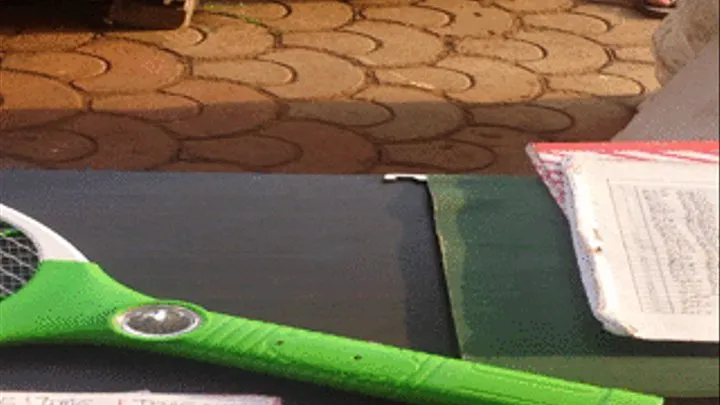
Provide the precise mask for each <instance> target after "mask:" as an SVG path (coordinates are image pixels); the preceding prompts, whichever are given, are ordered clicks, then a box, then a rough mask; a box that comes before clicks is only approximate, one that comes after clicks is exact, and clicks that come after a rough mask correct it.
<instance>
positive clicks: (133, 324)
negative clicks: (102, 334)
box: [117, 304, 202, 338]
mask: <svg viewBox="0 0 720 405" xmlns="http://www.w3.org/2000/svg"><path fill="white" fill-rule="evenodd" d="M201 321H202V319H201V318H200V315H198V314H196V313H195V312H193V311H192V310H190V309H187V308H185V307H182V306H180V305H165V304H159V305H145V306H142V307H137V308H133V309H131V310H129V311H127V312H125V313H124V314H122V315H120V316H119V317H118V320H117V322H118V324H119V325H120V327H121V328H122V329H123V330H124V331H125V332H127V333H129V334H131V335H136V336H143V337H150V338H153V337H154V338H166V337H174V336H180V335H183V334H186V333H188V332H191V331H193V330H194V329H196V328H197V327H198V326H200V323H201Z"/></svg>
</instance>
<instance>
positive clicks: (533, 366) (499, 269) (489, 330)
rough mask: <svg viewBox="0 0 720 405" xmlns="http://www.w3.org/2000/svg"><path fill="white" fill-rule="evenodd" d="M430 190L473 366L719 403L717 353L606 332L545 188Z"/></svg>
mask: <svg viewBox="0 0 720 405" xmlns="http://www.w3.org/2000/svg"><path fill="white" fill-rule="evenodd" d="M429 188H430V192H431V195H432V199H433V206H434V211H435V223H436V229H437V235H438V239H439V241H440V246H441V250H442V254H443V262H444V268H445V274H446V280H447V284H448V290H449V294H450V300H451V306H452V310H453V317H454V320H455V323H456V330H457V334H458V340H459V344H460V349H461V352H462V354H463V357H464V358H465V359H468V360H473V361H482V362H487V363H492V364H497V365H500V366H504V367H512V368H515V369H520V370H527V371H534V372H538V373H543V374H547V375H551V376H555V377H560V378H566V379H570V380H575V381H582V382H587V383H592V384H598V385H602V386H609V387H620V388H626V389H631V390H635V391H639V392H647V393H653V394H657V395H663V396H666V397H717V396H719V394H720V392H719V391H720V388H719V386H720V383H719V381H720V377H719V372H718V370H719V369H720V366H719V363H718V345H712V344H685V343H657V342H644V341H639V340H634V339H629V338H623V337H617V336H614V335H611V334H609V333H607V332H605V331H604V330H603V329H602V328H601V326H600V324H599V322H597V321H596V320H595V318H594V317H593V316H592V313H591V312H590V308H589V306H588V304H587V302H586V298H585V295H584V291H583V288H582V284H581V281H580V276H579V272H578V270H577V267H576V264H575V255H574V251H573V248H572V242H571V238H570V234H569V231H568V227H567V223H566V222H565V218H564V216H563V215H562V213H561V212H560V210H559V209H558V207H557V206H556V204H555V202H554V201H553V200H552V198H551V197H550V196H549V195H548V193H547V191H546V189H545V186H544V185H543V184H542V183H541V182H540V181H539V180H537V179H535V178H525V177H493V176H482V177H481V176H431V177H430V178H429Z"/></svg>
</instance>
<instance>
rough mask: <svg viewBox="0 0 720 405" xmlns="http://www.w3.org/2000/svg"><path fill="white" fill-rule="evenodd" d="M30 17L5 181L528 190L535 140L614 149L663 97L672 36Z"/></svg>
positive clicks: (609, 23) (275, 16) (429, 24)
mask: <svg viewBox="0 0 720 405" xmlns="http://www.w3.org/2000/svg"><path fill="white" fill-rule="evenodd" d="M23 7H24V8H21V6H17V7H16V8H14V9H13V10H11V12H5V16H10V15H12V18H11V21H0V109H2V110H1V111H0V114H1V115H0V167H42V168H95V169H120V170H168V171H256V172H285V173H384V172H393V171H394V172H397V171H399V172H425V173H440V172H443V173H459V172H472V173H486V174H527V173H530V172H531V168H530V166H529V164H528V161H527V159H526V158H525V155H524V147H525V145H526V144H527V143H528V142H533V141H581V140H606V139H608V138H610V137H611V136H613V135H614V134H615V133H616V132H617V131H618V130H619V129H621V128H622V127H623V126H624V125H625V124H626V123H627V122H628V120H629V119H630V118H631V117H632V114H633V113H634V107H635V106H636V105H637V104H638V103H639V102H640V101H641V100H642V99H643V97H644V96H645V95H646V94H648V93H649V92H651V91H653V90H654V89H655V88H656V87H657V82H656V81H655V78H654V74H653V65H652V55H651V53H650V50H649V44H650V36H651V34H652V32H653V30H654V29H655V28H656V26H657V24H658V23H657V21H653V20H648V19H646V18H643V17H642V16H640V15H639V14H637V13H636V12H634V11H633V10H632V9H630V8H626V7H620V6H617V5H604V4H598V3H588V2H584V1H581V0H575V1H573V0H495V1H493V0H477V1H472V0H354V1H348V2H341V1H332V0H317V1H313V2H308V1H270V0H268V1H262V2H244V3H239V2H233V1H230V0H226V1H223V2H219V1H215V2H211V3H206V4H204V5H203V6H202V10H201V11H200V12H199V13H198V14H197V16H196V18H195V19H194V22H193V25H192V27H190V28H188V29H184V30H179V31H175V32H154V31H153V32H130V31H102V30H96V29H95V30H94V29H88V28H85V27H86V25H87V24H85V23H84V22H83V21H84V20H82V18H85V17H84V16H83V17H78V16H69V15H64V16H63V15H62V13H57V14H58V15H53V16H52V18H49V17H48V18H45V17H43V18H40V17H38V16H37V12H34V13H32V12H29V11H28V10H27V6H23ZM13 13H15V14H13ZM31 14H32V17H30V16H29V15H31ZM38 19H39V20H40V21H39V22H38V21H36V20H38ZM78 20H80V21H79V22H78ZM73 23H75V24H76V25H75V26H73V25H72V24H73ZM68 26H70V27H71V28H68Z"/></svg>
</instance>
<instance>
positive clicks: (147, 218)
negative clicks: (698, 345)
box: [0, 171, 457, 405]
mask: <svg viewBox="0 0 720 405" xmlns="http://www.w3.org/2000/svg"><path fill="white" fill-rule="evenodd" d="M0 176H2V180H1V181H0V201H1V202H2V203H3V204H6V205H8V206H11V207H15V208H18V209H21V210H22V211H24V212H25V213H26V214H28V215H30V216H33V217H35V218H36V219H38V220H39V221H41V222H43V223H45V224H46V225H48V226H50V227H51V228H53V229H54V230H56V231H57V232H58V233H60V234H61V235H63V236H65V237H66V238H67V239H69V240H70V241H71V242H72V243H73V244H74V245H75V246H77V247H78V248H79V249H80V250H81V251H83V253H85V254H86V256H88V257H89V258H90V259H91V260H93V261H96V262H98V263H100V264H101V265H102V266H103V268H104V269H105V270H106V271H107V272H108V273H109V274H111V275H112V276H113V277H114V278H116V279H118V280H119V281H121V282H123V283H125V284H127V285H130V286H131V287H133V288H134V289H136V290H138V291H141V292H144V293H147V294H150V295H153V296H156V297H167V298H177V299H183V300H188V301H191V302H196V303H198V304H200V305H202V306H204V307H206V308H208V309H211V310H215V311H220V312H226V313H230V314H236V315H241V316H245V317H249V318H254V319H261V320H266V321H271V322H278V323H283V324H288V325H293V326H300V327H305V328H310V329H314V330H319V331H325V332H331V333H336V334H340V335H344V336H350V337H354V338H361V339H367V340H373V341H378V342H382V343H387V344H391V345H396V346H401V347H410V348H414V349H418V350H423V351H428V352H432V353H437V354H442V355H446V356H456V355H457V349H456V347H455V343H454V342H455V338H454V336H453V329H452V325H451V320H450V316H449V314H450V310H449V306H448V303H447V299H446V296H445V289H444V284H443V280H442V268H441V265H440V258H439V253H438V249H437V247H436V242H435V236H434V231H433V225H432V213H431V211H430V205H429V195H428V193H427V190H426V189H425V187H424V186H422V185H419V184H415V183H410V182H398V183H392V184H387V183H383V181H382V178H381V177H379V176H298V175H287V176H285V175H252V174H169V173H152V174H150V173H112V172H96V173H78V172H40V171H37V172H35V171H28V172H25V171H18V172H0ZM0 389H5V390H38V391H131V390H142V389H149V390H151V391H158V392H206V393H218V392H219V393H262V394H268V395H274V396H280V397H282V398H283V400H284V403H286V404H291V405H292V404H296V405H300V404H308V405H310V404H313V405H321V404H333V405H345V404H347V405H350V404H366V405H370V404H389V403H390V402H386V401H380V400H375V399H369V398H365V397H361V396H353V395H348V394H347V393H342V392H337V391H333V390H329V389H323V388H319V387H316V386H312V385H310V384H302V383H295V382H290V381H285V380H280V379H274V378H268V377H265V376H258V375H253V374H251V373H246V372H243V371H240V370H233V369H227V368H222V367H215V366H210V365H206V364H201V363H198V362H193V361H187V360H180V359H173V358H167V357H160V356H157V355H152V354H148V353H139V352H130V351H124V350H116V349H107V348H90V347H72V348H67V347H57V346H43V347H29V346H24V347H14V348H3V349H0Z"/></svg>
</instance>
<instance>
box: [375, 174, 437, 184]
mask: <svg viewBox="0 0 720 405" xmlns="http://www.w3.org/2000/svg"><path fill="white" fill-rule="evenodd" d="M427 179H428V176H427V174H409V173H387V174H385V175H384V176H383V181H386V182H390V181H398V180H413V181H417V182H420V183H425V182H427Z"/></svg>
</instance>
